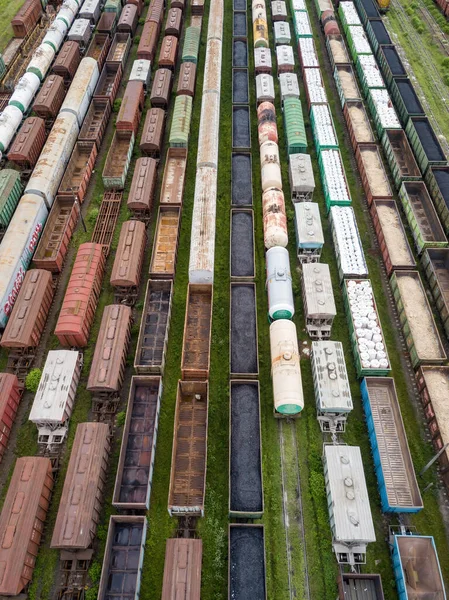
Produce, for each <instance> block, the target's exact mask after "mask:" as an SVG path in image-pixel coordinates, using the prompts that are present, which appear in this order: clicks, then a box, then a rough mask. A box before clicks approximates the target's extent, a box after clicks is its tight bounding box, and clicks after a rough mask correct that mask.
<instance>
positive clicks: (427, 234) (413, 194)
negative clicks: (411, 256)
mask: <svg viewBox="0 0 449 600" xmlns="http://www.w3.org/2000/svg"><path fill="white" fill-rule="evenodd" d="M399 199H400V201H401V204H402V207H403V209H404V212H405V215H406V217H407V221H408V224H409V225H410V229H411V230H412V235H413V239H414V241H415V246H416V250H417V252H418V254H422V252H423V250H425V249H426V248H445V247H447V246H448V240H447V238H446V235H445V234H444V230H443V228H442V226H441V223H440V220H439V219H438V215H437V212H436V210H435V207H434V205H433V203H432V200H431V199H430V196H429V193H428V191H427V188H426V185H425V183H424V182H423V181H405V182H404V183H403V184H402V186H401V189H400V190H399Z"/></svg>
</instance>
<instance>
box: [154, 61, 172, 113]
mask: <svg viewBox="0 0 449 600" xmlns="http://www.w3.org/2000/svg"><path fill="white" fill-rule="evenodd" d="M172 83H173V74H172V72H171V71H170V69H158V70H157V71H156V72H155V74H154V77H153V86H152V88H151V94H150V101H151V106H152V107H160V108H165V109H166V108H167V107H168V101H169V99H170V94H171V87H172Z"/></svg>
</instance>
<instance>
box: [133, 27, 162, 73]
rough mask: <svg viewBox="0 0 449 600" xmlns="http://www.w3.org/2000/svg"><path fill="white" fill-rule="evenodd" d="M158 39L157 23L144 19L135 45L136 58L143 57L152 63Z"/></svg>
mask: <svg viewBox="0 0 449 600" xmlns="http://www.w3.org/2000/svg"><path fill="white" fill-rule="evenodd" d="M158 39H159V25H158V23H155V22H154V21H146V23H145V25H144V26H143V30H142V34H141V36H140V41H139V45H138V47H137V58H139V59H141V58H144V59H146V60H149V61H151V63H153V60H154V54H155V52H156V48H157V43H158Z"/></svg>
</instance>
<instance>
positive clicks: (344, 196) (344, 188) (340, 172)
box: [318, 150, 352, 212]
mask: <svg viewBox="0 0 449 600" xmlns="http://www.w3.org/2000/svg"><path fill="white" fill-rule="evenodd" d="M318 165H319V168H320V175H321V182H322V185H323V190H324V200H325V203H326V209H327V212H329V210H330V207H331V206H350V205H351V203H352V198H351V193H350V191H349V185H348V181H347V179H346V173H345V169H344V166H343V161H342V158H341V154H340V150H322V151H321V152H320V155H319V157H318Z"/></svg>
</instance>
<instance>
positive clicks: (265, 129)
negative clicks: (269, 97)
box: [257, 102, 278, 146]
mask: <svg viewBox="0 0 449 600" xmlns="http://www.w3.org/2000/svg"><path fill="white" fill-rule="evenodd" d="M257 121H258V125H257V133H258V138H259V146H261V145H262V144H264V143H265V142H274V143H275V144H277V143H278V130H277V125H276V109H275V107H274V104H272V103H271V102H262V103H261V104H259V106H258V108H257Z"/></svg>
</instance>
